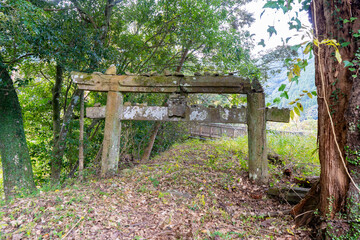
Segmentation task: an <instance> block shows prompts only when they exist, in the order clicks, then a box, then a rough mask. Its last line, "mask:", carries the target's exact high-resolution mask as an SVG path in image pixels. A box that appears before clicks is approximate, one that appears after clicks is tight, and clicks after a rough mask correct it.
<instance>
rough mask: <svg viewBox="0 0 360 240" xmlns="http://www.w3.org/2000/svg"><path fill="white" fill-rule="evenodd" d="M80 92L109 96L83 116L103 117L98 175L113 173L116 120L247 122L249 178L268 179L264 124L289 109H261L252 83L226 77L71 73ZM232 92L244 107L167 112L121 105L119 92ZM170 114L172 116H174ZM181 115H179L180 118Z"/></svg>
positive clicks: (256, 85)
mask: <svg viewBox="0 0 360 240" xmlns="http://www.w3.org/2000/svg"><path fill="white" fill-rule="evenodd" d="M72 78H73V80H74V82H76V83H77V84H78V86H79V89H83V90H90V91H106V92H108V96H107V104H106V107H93V108H87V117H90V118H105V133H104V141H103V152H102V160H101V161H102V162H101V175H102V176H107V175H112V174H114V173H115V172H116V171H117V169H118V159H119V153H120V135H121V120H153V121H190V122H191V121H194V122H211V123H246V124H247V125H248V145H249V162H248V167H249V177H250V179H252V180H255V181H258V182H266V181H267V180H268V163H267V147H266V121H275V122H288V121H289V110H288V109H277V108H272V109H267V108H265V95H264V92H263V89H262V87H261V85H260V84H259V83H258V82H257V81H253V83H251V82H250V80H248V79H244V78H241V77H237V76H233V75H229V76H184V75H182V74H179V73H177V74H175V75H170V76H150V75H145V76H132V75H131V76H129V75H120V76H119V75H115V74H101V73H93V74H86V73H72ZM126 92H134V93H135V92H142V93H144V92H148V93H180V94H192V93H236V94H247V108H245V107H242V108H221V107H219V108H204V107H196V106H195V107H189V106H186V105H184V104H180V105H176V104H175V105H174V106H169V107H157V106H152V107H147V106H124V105H123V98H122V93H126ZM174 112H175V114H174ZM179 112H180V114H179Z"/></svg>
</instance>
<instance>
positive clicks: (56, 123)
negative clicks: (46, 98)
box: [52, 64, 63, 146]
mask: <svg viewBox="0 0 360 240" xmlns="http://www.w3.org/2000/svg"><path fill="white" fill-rule="evenodd" d="M62 82H63V69H62V67H61V66H60V65H59V64H57V65H56V76H55V85H54V88H53V91H52V94H53V96H52V108H53V109H52V111H53V133H54V146H55V144H56V142H57V140H58V138H59V134H60V130H61V127H60V121H61V118H60V112H61V107H60V94H61V88H62Z"/></svg>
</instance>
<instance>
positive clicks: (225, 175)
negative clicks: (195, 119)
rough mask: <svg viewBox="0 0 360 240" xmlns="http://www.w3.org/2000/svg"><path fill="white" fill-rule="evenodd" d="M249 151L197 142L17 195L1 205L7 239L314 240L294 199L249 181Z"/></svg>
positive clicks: (223, 142) (2, 228)
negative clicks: (293, 213) (298, 224)
mask: <svg viewBox="0 0 360 240" xmlns="http://www.w3.org/2000/svg"><path fill="white" fill-rule="evenodd" d="M246 148H247V146H245V145H244V146H241V147H240V148H239V147H237V148H236V147H235V146H233V145H232V142H230V141H227V140H220V141H206V142H201V141H194V140H193V141H189V142H186V143H184V144H179V145H176V146H174V147H173V148H172V149H170V150H168V151H166V152H164V153H163V154H161V155H159V156H157V157H155V158H154V159H152V160H151V161H149V162H146V163H140V164H138V165H136V166H135V167H133V168H130V169H123V170H121V171H120V172H119V174H118V175H117V176H115V177H113V178H108V179H98V178H96V177H95V176H92V177H91V178H90V177H89V178H88V180H87V182H85V183H76V184H74V185H72V186H66V187H64V188H63V189H61V190H56V191H49V192H43V193H40V194H39V195H38V196H36V197H29V198H17V199H14V200H13V201H12V202H11V203H8V204H6V205H3V206H2V207H1V209H0V232H1V234H0V238H1V239H310V238H309V232H308V230H307V229H293V226H292V224H293V219H292V218H291V217H290V216H289V215H286V212H287V211H288V210H289V209H290V207H291V206H290V205H289V204H284V203H280V202H278V201H277V200H275V199H271V198H268V197H267V195H266V190H267V186H266V185H260V186H258V185H255V184H254V183H252V182H250V181H249V179H248V177H247V173H246V162H245V160H244V159H245V158H246V157H245V154H246V150H245V149H246ZM269 213H270V214H269ZM274 213H275V214H274ZM282 213H285V214H282Z"/></svg>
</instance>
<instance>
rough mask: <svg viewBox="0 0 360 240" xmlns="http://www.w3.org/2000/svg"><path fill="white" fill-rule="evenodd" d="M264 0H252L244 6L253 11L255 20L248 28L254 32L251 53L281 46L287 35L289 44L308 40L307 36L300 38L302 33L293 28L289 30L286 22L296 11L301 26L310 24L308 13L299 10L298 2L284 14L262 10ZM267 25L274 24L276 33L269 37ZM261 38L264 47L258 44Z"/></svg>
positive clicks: (279, 11) (271, 10)
mask: <svg viewBox="0 0 360 240" xmlns="http://www.w3.org/2000/svg"><path fill="white" fill-rule="evenodd" d="M266 2H267V1H266V0H254V1H252V2H250V3H249V4H247V5H246V6H245V8H246V9H247V10H248V11H249V12H250V13H253V17H254V18H255V22H254V23H253V24H252V25H251V27H250V28H249V30H250V32H251V33H252V34H254V35H253V39H254V43H255V47H254V49H253V52H252V53H253V54H258V53H259V52H261V51H263V50H268V49H272V48H275V47H276V46H281V45H283V41H284V42H285V41H286V39H287V38H288V37H291V39H290V40H289V41H288V44H289V45H295V44H299V43H301V42H303V41H305V40H309V38H304V39H303V40H302V39H301V37H302V36H303V35H304V34H301V33H297V31H296V30H295V29H292V30H289V24H288V22H289V21H290V20H291V18H292V17H295V16H296V13H298V18H299V20H300V21H301V23H302V26H306V27H309V26H310V22H309V17H308V13H307V12H304V11H303V12H299V11H298V9H299V8H300V5H299V4H297V5H296V6H295V7H294V10H293V11H291V12H290V13H287V14H286V15H285V14H284V13H283V12H282V11H281V10H275V9H269V8H267V9H266V10H265V12H264V9H263V6H264V4H265V3H266ZM263 12H264V13H263ZM262 13H263V14H262ZM261 14H262V15H261ZM260 16H261V17H260ZM269 26H274V27H275V30H276V31H277V35H275V34H273V35H272V37H271V38H270V34H269V32H267V30H268V28H269ZM261 39H264V43H265V47H263V46H261V45H258V43H259V42H260V41H261ZM282 39H283V41H282Z"/></svg>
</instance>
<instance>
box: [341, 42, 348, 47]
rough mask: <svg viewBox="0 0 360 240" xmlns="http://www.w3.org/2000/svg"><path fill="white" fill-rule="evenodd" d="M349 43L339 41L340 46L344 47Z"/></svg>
mask: <svg viewBox="0 0 360 240" xmlns="http://www.w3.org/2000/svg"><path fill="white" fill-rule="evenodd" d="M349 44H350V42H343V43H341V46H342V47H346V46H348V45H349Z"/></svg>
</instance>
